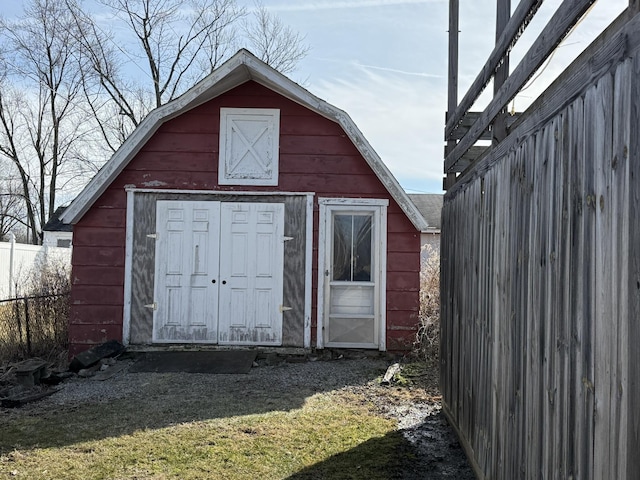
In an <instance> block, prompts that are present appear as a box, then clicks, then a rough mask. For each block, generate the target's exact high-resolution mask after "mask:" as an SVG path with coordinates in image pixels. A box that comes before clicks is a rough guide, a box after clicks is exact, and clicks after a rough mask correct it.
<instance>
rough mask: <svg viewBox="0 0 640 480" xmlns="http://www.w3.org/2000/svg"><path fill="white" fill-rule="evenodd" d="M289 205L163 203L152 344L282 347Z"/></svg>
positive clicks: (158, 225)
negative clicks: (285, 228)
mask: <svg viewBox="0 0 640 480" xmlns="http://www.w3.org/2000/svg"><path fill="white" fill-rule="evenodd" d="M283 230H284V204H280V203H243V202H216V201H174V200H160V201H158V202H157V207H156V249H155V253H156V256H155V279H154V304H153V306H154V316H153V341H154V342H158V343H219V344H227V345H233V344H235V345H280V344H281V343H282V296H283V270H284V235H283V233H284V232H283Z"/></svg>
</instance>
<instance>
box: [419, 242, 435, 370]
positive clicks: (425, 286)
mask: <svg viewBox="0 0 640 480" xmlns="http://www.w3.org/2000/svg"><path fill="white" fill-rule="evenodd" d="M421 257H422V260H421V265H420V313H419V320H420V324H419V327H418V333H417V335H416V342H415V345H414V351H415V353H416V354H417V355H418V356H419V357H420V358H423V359H425V360H427V361H437V359H438V354H439V351H440V252H439V251H438V250H437V249H436V248H434V247H433V246H432V245H424V246H423V247H422V255H421Z"/></svg>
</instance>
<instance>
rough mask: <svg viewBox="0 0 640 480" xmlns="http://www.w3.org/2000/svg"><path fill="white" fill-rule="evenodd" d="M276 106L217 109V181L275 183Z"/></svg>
mask: <svg viewBox="0 0 640 480" xmlns="http://www.w3.org/2000/svg"><path fill="white" fill-rule="evenodd" d="M279 139H280V110H277V109H268V108H221V109H220V164H219V167H218V183H219V184H220V185H278V150H279V147H280V143H279Z"/></svg>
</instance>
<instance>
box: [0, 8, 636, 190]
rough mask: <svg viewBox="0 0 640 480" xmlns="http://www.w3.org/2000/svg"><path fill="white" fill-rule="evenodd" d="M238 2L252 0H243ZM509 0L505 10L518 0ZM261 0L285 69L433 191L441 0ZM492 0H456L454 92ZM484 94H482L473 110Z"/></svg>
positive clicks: (598, 26)
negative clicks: (291, 65)
mask: <svg viewBox="0 0 640 480" xmlns="http://www.w3.org/2000/svg"><path fill="white" fill-rule="evenodd" d="M87 1H88V2H89V3H90V2H91V0H87ZM22 3H23V0H2V3H1V4H0V14H2V15H3V16H5V17H11V16H13V15H17V14H18V13H19V12H20V11H21V9H22ZM85 3H86V2H85ZM238 3H240V4H242V5H245V6H247V7H248V8H251V7H253V6H254V5H255V3H254V1H253V0H238ZM511 3H512V10H515V8H516V6H517V4H518V1H517V0H512V2H511ZM560 3H561V0H546V1H545V2H544V3H543V5H542V7H541V9H540V11H539V13H538V15H536V18H534V21H533V22H532V24H531V26H530V28H529V29H528V30H527V31H526V32H525V34H524V35H523V37H522V38H521V39H520V41H519V42H518V44H517V45H516V47H515V48H514V50H513V52H512V58H511V69H512V70H513V68H514V67H515V66H516V65H517V63H518V62H519V60H520V59H521V58H522V55H523V54H524V52H525V51H526V48H525V47H527V48H528V46H529V45H530V44H531V42H532V41H533V39H534V38H535V36H536V34H537V32H539V31H540V28H541V26H542V25H544V24H545V23H546V21H547V20H548V18H550V16H551V15H552V14H553V12H554V11H555V10H556V9H557V7H558V5H559V4H560ZM262 4H263V5H264V6H265V7H266V8H267V9H268V10H269V11H270V12H272V13H275V14H277V15H278V16H279V17H280V19H281V20H282V21H283V22H284V23H285V24H287V25H288V26H290V27H291V28H292V29H294V30H296V31H298V32H299V33H300V34H301V35H303V36H305V42H306V43H307V44H308V45H309V47H310V51H309V54H308V55H307V57H306V58H305V59H304V60H303V61H302V62H301V63H300V64H299V66H298V68H297V70H296V71H295V72H293V73H291V74H289V77H290V78H291V79H292V80H294V81H296V82H297V83H299V84H301V85H302V86H304V87H305V88H306V89H307V90H309V91H310V92H311V93H313V94H314V95H316V96H318V97H320V98H322V99H323V100H326V101H327V102H329V103H330V104H332V105H334V106H336V107H338V108H340V109H342V110H344V111H346V112H347V114H349V116H350V117H351V118H352V119H353V121H354V122H355V123H356V125H357V126H358V128H359V129H360V130H361V131H362V133H363V135H364V136H365V138H366V139H367V140H368V141H369V143H370V144H371V145H372V147H373V148H374V149H375V150H376V152H377V153H378V155H379V156H380V157H381V158H382V160H383V161H384V162H385V164H386V165H387V166H388V167H389V169H390V170H391V172H392V173H393V175H394V176H395V177H396V179H397V180H398V181H399V183H400V185H401V186H402V187H403V188H404V189H405V190H406V191H407V192H409V193H441V192H442V177H443V155H444V141H443V136H444V133H443V132H444V118H445V110H446V105H447V68H448V67H447V56H448V54H447V48H448V47H447V42H448V34H447V30H448V9H449V2H448V0H262ZM495 5H496V0H462V1H461V2H460V39H459V42H460V54H459V57H460V63H459V98H462V97H463V96H464V93H465V92H466V90H467V88H468V87H469V86H470V85H471V83H472V82H473V80H474V79H475V77H476V76H477V74H478V72H480V70H481V68H482V66H483V65H484V63H485V62H486V60H487V58H488V56H489V54H490V53H491V50H492V48H493V45H494V41H495ZM627 5H628V0H599V1H598V2H597V3H596V4H595V6H594V8H593V9H592V11H591V12H590V13H589V15H588V16H587V17H586V18H585V20H584V21H583V22H582V23H581V24H580V25H579V26H578V27H577V28H576V30H575V31H574V32H573V33H572V34H571V35H570V36H569V37H568V38H567V39H566V40H565V41H564V42H563V44H562V45H561V47H560V48H559V49H558V50H557V53H556V54H554V56H553V58H552V59H551V61H550V62H549V63H548V64H547V65H545V66H544V67H543V71H542V73H541V75H540V76H539V77H538V78H536V79H535V81H534V82H533V83H532V84H531V85H529V86H528V87H527V88H526V89H525V90H524V91H523V92H522V93H521V94H520V95H518V96H517V97H516V98H515V99H514V103H513V105H512V107H513V109H514V110H516V111H522V110H524V109H525V108H526V107H527V105H528V104H530V103H531V102H532V101H533V100H534V99H535V98H536V97H537V95H539V94H540V93H541V92H542V91H543V90H544V88H545V87H546V86H547V85H549V84H550V82H551V81H552V80H553V79H554V78H555V77H557V75H558V74H559V73H560V72H561V71H562V70H563V69H564V67H565V66H566V65H568V64H569V63H570V61H571V60H573V59H574V58H575V57H576V56H577V54H578V53H579V52H580V51H582V50H584V48H586V47H587V46H588V45H589V43H590V42H591V40H592V39H593V38H595V36H596V35H597V34H598V33H599V32H601V31H602V29H603V28H604V27H606V26H607V25H608V24H609V23H610V22H611V21H612V20H613V19H614V18H615V17H616V16H617V15H618V14H620V12H622V11H623V10H624V8H625V7H626V6H627ZM487 90H488V91H490V88H488V89H487ZM488 100H489V97H488V95H486V94H485V95H483V96H482V97H481V98H480V99H479V101H478V104H477V105H476V106H475V107H474V110H479V109H481V107H483V106H484V105H485V104H486V103H487V101H488Z"/></svg>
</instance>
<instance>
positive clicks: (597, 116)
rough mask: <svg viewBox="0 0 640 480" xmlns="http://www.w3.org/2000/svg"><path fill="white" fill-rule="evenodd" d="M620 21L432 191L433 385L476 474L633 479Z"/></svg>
mask: <svg viewBox="0 0 640 480" xmlns="http://www.w3.org/2000/svg"><path fill="white" fill-rule="evenodd" d="M564 3H567V2H564ZM569 3H571V2H569ZM574 3H575V2H574ZM632 7H633V8H632ZM636 13H637V3H636V2H632V4H631V5H630V7H629V9H628V11H627V12H625V13H624V14H623V15H622V16H621V17H619V18H618V20H616V22H614V24H613V25H612V26H611V27H609V29H607V31H605V32H604V33H603V34H602V36H601V37H600V38H599V39H598V40H596V42H594V44H593V45H592V46H591V47H589V49H588V50H587V51H586V52H585V53H584V54H583V55H582V56H581V57H580V58H579V59H578V60H576V62H574V64H573V65H572V66H571V67H570V68H569V69H568V70H567V71H565V72H564V73H563V74H562V76H561V77H560V78H559V79H558V81H556V82H555V83H554V85H552V86H551V87H550V88H549V89H548V90H547V91H546V92H545V93H544V94H543V95H542V97H541V98H539V99H538V100H537V101H536V103H535V104H534V105H533V106H532V107H531V108H530V109H529V110H528V111H527V112H525V113H524V114H523V115H522V116H521V117H520V118H519V119H518V121H517V122H516V124H515V125H514V126H513V127H512V128H511V129H510V130H509V132H508V136H507V137H506V138H505V139H504V140H503V141H501V142H500V143H498V144H497V145H495V146H494V147H493V149H491V151H490V152H488V154H486V155H485V156H484V158H481V159H480V160H478V161H476V162H475V163H474V164H473V165H472V166H471V167H470V168H468V169H467V170H466V171H465V172H464V173H462V175H460V176H458V177H457V178H456V180H455V183H453V184H452V185H450V189H449V190H448V192H447V194H446V196H445V203H444V208H443V224H442V241H441V258H442V266H441V268H442V277H441V278H442V285H441V288H442V299H441V302H442V307H441V308H442V311H441V338H442V340H441V388H442V393H443V403H444V409H445V413H446V414H447V416H448V418H449V420H450V421H451V423H452V424H453V425H454V426H455V428H456V429H457V431H458V433H459V436H460V438H461V440H462V443H463V444H464V446H465V449H466V451H467V453H468V455H469V456H470V459H471V461H472V463H473V464H474V468H475V470H476V473H477V474H478V476H479V477H480V478H497V479H516V478H517V479H521V478H527V479H542V478H547V479H560V478H562V479H565V478H573V479H629V480H631V479H637V478H640V404H639V402H640V369H639V368H638V366H639V365H640V214H639V213H638V208H640V16H638V15H636ZM507 101H508V99H507ZM481 118H482V116H481ZM458 145H459V144H458ZM454 148H455V147H454ZM449 151H452V150H451V149H450V150H449ZM462 153H464V152H462ZM456 162H457V157H456V158H453V157H451V158H450V165H455V164H456Z"/></svg>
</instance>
